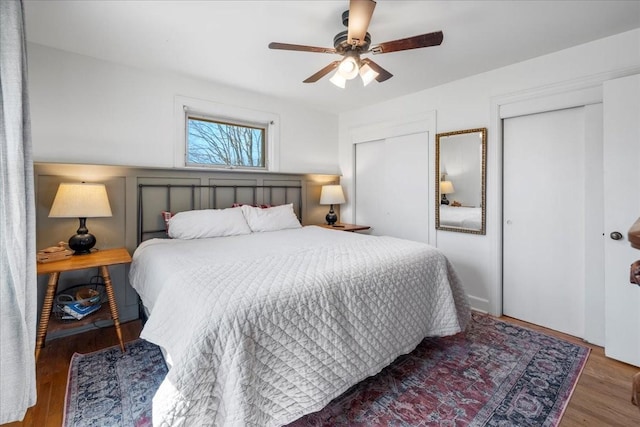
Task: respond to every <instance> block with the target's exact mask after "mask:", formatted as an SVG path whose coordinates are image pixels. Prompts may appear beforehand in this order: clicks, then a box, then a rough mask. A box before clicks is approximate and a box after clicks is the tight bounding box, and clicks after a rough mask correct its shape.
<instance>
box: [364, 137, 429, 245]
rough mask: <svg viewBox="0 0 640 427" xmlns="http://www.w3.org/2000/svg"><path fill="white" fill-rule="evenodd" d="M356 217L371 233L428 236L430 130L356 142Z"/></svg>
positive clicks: (411, 237)
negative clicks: (369, 228) (370, 228)
mask: <svg viewBox="0 0 640 427" xmlns="http://www.w3.org/2000/svg"><path fill="white" fill-rule="evenodd" d="M355 163H356V164H355V222H356V223H357V224H363V225H369V226H371V227H372V230H371V234H375V235H387V236H394V237H400V238H404V239H409V240H416V241H420V242H425V243H427V242H428V241H429V201H430V200H431V198H430V194H431V193H430V192H429V138H428V133H427V132H420V133H414V134H409V135H402V136H397V137H391V138H386V139H383V140H377V141H370V142H362V143H359V144H356V145H355Z"/></svg>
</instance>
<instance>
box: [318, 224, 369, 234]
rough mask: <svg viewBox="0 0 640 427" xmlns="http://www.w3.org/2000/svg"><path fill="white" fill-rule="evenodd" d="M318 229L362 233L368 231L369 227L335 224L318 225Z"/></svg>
mask: <svg viewBox="0 0 640 427" xmlns="http://www.w3.org/2000/svg"><path fill="white" fill-rule="evenodd" d="M318 226H319V227H324V228H328V229H330V230H340V231H351V232H353V231H363V230H368V229H370V228H371V227H369V226H368V225H356V224H345V223H343V222H336V223H335V224H332V225H329V224H318Z"/></svg>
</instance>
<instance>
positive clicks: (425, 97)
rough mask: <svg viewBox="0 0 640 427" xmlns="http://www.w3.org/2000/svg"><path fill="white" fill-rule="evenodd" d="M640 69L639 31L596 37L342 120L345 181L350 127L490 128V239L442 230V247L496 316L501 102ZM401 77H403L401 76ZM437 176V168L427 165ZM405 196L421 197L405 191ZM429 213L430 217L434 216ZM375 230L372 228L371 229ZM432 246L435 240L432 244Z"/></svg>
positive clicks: (347, 182)
mask: <svg viewBox="0 0 640 427" xmlns="http://www.w3.org/2000/svg"><path fill="white" fill-rule="evenodd" d="M639 71H640V30H638V29H636V30H633V31H629V32H626V33H622V34H619V35H616V36H612V37H607V38H604V39H600V40H596V41H594V42H591V43H587V44H584V45H580V46H577V47H574V48H571V49H567V50H564V51H560V52H556V53H553V54H550V55H546V56H542V57H539V58H535V59H533V60H529V61H525V62H522V63H519V64H515V65H511V66H507V67H504V68H500V69H497V70H493V71H490V72H487V73H483V74H479V75H476V76H472V77H470V78H466V79H462V80H458V81H455V82H452V83H449V84H445V85H442V86H439V87H436V88H433V89H429V90H424V91H421V92H417V93H414V94H411V95H407V96H403V97H399V98H396V99H393V100H390V101H387V102H384V103H380V104H376V105H372V106H369V107H367V108H363V109H359V110H355V111H350V112H347V113H343V114H341V115H340V149H339V156H340V168H341V172H342V175H343V178H342V184H343V186H345V189H346V191H347V193H349V192H353V147H352V144H353V142H352V132H351V131H352V130H356V129H358V128H362V127H366V126H371V125H374V124H375V123H380V122H387V123H388V122H394V121H395V122H396V123H398V124H400V123H403V120H405V119H404V117H407V116H415V115H416V114H421V113H422V114H424V113H428V112H433V111H435V112H436V117H437V121H436V123H437V132H449V131H455V130H462V129H471V128H479V127H487V128H488V135H487V138H488V147H487V151H488V161H487V178H488V180H487V235H486V236H481V235H470V234H463V233H453V232H447V231H437V232H435V233H436V237H435V242H436V244H437V246H438V247H439V248H440V249H441V250H443V252H444V253H445V254H446V255H447V256H448V257H449V259H450V260H451V261H452V262H453V264H454V266H455V268H456V270H457V271H458V273H459V274H460V276H461V278H462V280H463V283H464V286H465V288H466V289H467V292H468V294H469V297H470V302H471V304H472V305H473V306H474V307H475V308H478V309H481V310H486V311H490V312H493V313H498V312H499V311H500V309H501V307H500V304H499V302H500V298H501V297H500V296H499V295H498V294H499V287H497V286H499V284H500V280H501V279H500V272H499V271H497V270H498V269H497V268H496V266H497V265H499V257H501V253H500V241H499V239H500V236H501V234H500V233H501V231H500V229H501V209H502V207H501V181H500V177H499V175H500V172H501V170H502V169H501V165H500V164H499V163H500V161H501V156H500V153H501V140H500V129H498V127H499V121H497V120H496V119H495V116H496V107H495V105H496V102H497V100H500V99H507V98H509V97H514V98H516V97H518V96H519V95H521V94H523V93H526V92H529V91H531V92H540V91H543V90H552V89H553V88H555V87H560V86H563V87H564V86H565V85H571V84H575V82H577V81H582V80H587V79H591V78H597V77H598V76H601V75H604V74H608V73H611V72H617V73H630V72H639ZM395 78H401V76H400V75H398V76H397V77H395ZM429 168H430V170H431V171H432V172H431V173H433V165H432V164H430V165H429ZM405 196H406V198H407V199H409V198H411V197H416V195H415V194H406V195H405ZM432 210H433V209H430V212H429V215H434V213H433V212H431V211H432ZM341 211H342V218H343V220H344V221H345V222H346V221H349V219H350V218H352V215H353V212H352V206H351V205H350V204H349V203H347V204H345V205H342V206H341ZM371 225H373V224H371ZM432 242H433V240H432Z"/></svg>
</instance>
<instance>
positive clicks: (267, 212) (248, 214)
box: [242, 204, 302, 233]
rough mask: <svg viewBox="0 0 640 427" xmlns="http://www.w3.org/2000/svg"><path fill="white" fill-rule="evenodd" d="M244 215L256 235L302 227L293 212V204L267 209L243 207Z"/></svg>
mask: <svg viewBox="0 0 640 427" xmlns="http://www.w3.org/2000/svg"><path fill="white" fill-rule="evenodd" d="M242 213H243V214H244V217H245V219H246V220H247V223H248V224H249V228H251V231H253V232H254V233H255V232H260V231H277V230H284V229H287V228H300V227H302V226H301V225H300V221H298V217H297V216H296V214H295V213H294V212H293V204H288V205H280V206H273V207H271V208H265V209H262V208H254V207H253V206H247V205H242Z"/></svg>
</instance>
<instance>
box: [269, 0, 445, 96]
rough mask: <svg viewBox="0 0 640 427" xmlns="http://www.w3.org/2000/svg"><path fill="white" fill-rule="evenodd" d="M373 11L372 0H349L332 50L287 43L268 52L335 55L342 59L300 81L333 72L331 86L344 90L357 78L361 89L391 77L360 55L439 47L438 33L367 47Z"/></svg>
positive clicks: (270, 47)
mask: <svg viewBox="0 0 640 427" xmlns="http://www.w3.org/2000/svg"><path fill="white" fill-rule="evenodd" d="M375 7H376V2H375V1H374V0H350V3H349V10H346V11H345V12H344V13H343V14H342V23H343V24H344V25H345V26H346V27H347V30H346V31H341V32H339V33H338V34H336V36H335V37H334V38H333V46H334V47H333V48H325V47H315V46H305V45H299V44H290V43H278V42H271V43H269V49H281V50H294V51H299V52H315V53H335V54H339V55H342V56H343V57H344V58H343V59H342V60H339V61H333V62H332V63H330V64H329V65H327V66H326V67H324V68H323V69H321V70H320V71H318V72H317V73H315V74H313V75H312V76H310V77H308V78H307V79H306V80H304V83H314V82H317V81H318V80H320V79H321V78H322V77H324V76H326V75H327V74H329V73H330V72H331V71H333V70H334V69H336V68H337V70H336V73H335V74H334V75H333V77H331V79H330V81H331V83H333V84H335V85H336V86H338V87H341V88H344V87H345V84H346V81H347V80H351V79H353V78H355V77H356V76H357V75H358V74H359V75H360V77H361V78H362V82H363V83H364V85H365V86H366V85H368V84H369V83H371V82H372V81H373V80H374V79H375V80H377V81H378V82H380V83H381V82H384V81H385V80H388V79H390V78H391V77H393V74H391V73H390V72H388V71H387V70H385V69H384V68H382V67H381V66H379V65H378V64H376V63H375V62H373V61H372V60H371V59H369V58H361V57H360V55H363V54H366V53H371V54H374V55H376V54H380V53H390V52H398V51H402V50H410V49H418V48H422V47H429V46H438V45H440V44H441V43H442V39H443V37H444V36H443V34H442V31H436V32H433V33H428V34H421V35H419V36H413V37H407V38H405V39H399V40H393V41H388V42H384V43H380V44H377V45H375V46H370V45H371V35H370V34H369V33H368V32H367V29H368V27H369V22H370V21H371V17H372V16H373V10H374V9H375Z"/></svg>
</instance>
